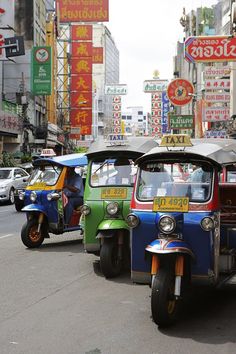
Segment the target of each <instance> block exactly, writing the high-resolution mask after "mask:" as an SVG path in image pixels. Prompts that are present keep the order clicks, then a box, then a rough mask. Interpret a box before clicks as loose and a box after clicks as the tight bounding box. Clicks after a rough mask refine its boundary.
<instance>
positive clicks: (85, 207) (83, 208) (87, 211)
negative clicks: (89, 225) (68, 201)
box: [80, 204, 91, 216]
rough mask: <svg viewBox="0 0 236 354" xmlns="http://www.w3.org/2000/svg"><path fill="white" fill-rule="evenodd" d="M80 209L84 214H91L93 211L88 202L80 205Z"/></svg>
mask: <svg viewBox="0 0 236 354" xmlns="http://www.w3.org/2000/svg"><path fill="white" fill-rule="evenodd" d="M80 210H81V213H82V214H83V215H85V216H86V215H89V214H90V213H91V208H90V207H89V206H88V205H87V204H84V205H82V206H81V207H80Z"/></svg>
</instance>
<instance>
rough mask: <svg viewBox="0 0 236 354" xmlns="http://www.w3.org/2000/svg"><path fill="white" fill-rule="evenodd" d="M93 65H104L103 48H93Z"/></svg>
mask: <svg viewBox="0 0 236 354" xmlns="http://www.w3.org/2000/svg"><path fill="white" fill-rule="evenodd" d="M93 64H103V47H93Z"/></svg>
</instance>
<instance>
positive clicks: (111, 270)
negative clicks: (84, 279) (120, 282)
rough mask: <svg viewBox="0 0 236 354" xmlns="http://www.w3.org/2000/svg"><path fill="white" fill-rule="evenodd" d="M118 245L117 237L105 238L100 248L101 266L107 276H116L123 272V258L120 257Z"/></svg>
mask: <svg viewBox="0 0 236 354" xmlns="http://www.w3.org/2000/svg"><path fill="white" fill-rule="evenodd" d="M118 247H119V246H118V243H117V239H116V238H115V237H113V238H108V239H106V238H105V239H104V242H103V244H102V247H101V250H100V267H101V271H102V273H103V275H104V276H105V277H106V278H114V277H116V276H118V275H119V274H120V273H121V269H122V259H120V258H119V257H118Z"/></svg>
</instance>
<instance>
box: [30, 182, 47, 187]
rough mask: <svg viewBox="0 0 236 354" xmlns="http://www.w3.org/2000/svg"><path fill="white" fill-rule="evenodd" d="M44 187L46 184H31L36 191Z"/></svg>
mask: <svg viewBox="0 0 236 354" xmlns="http://www.w3.org/2000/svg"><path fill="white" fill-rule="evenodd" d="M45 186H46V183H45V182H35V183H34V184H33V187H34V188H38V189H40V188H44V187H45Z"/></svg>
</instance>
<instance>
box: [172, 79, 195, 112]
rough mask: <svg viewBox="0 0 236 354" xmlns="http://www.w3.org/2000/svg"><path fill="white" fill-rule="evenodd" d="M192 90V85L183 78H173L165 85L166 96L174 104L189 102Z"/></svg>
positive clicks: (181, 104)
mask: <svg viewBox="0 0 236 354" xmlns="http://www.w3.org/2000/svg"><path fill="white" fill-rule="evenodd" d="M193 92H194V87H193V85H192V84H191V82H190V81H188V80H185V79H175V80H173V81H171V82H170V83H169V85H168V87H167V96H168V98H169V100H170V102H171V103H172V104H173V105H174V106H184V105H186V104H188V103H189V102H191V100H192V98H193Z"/></svg>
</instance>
